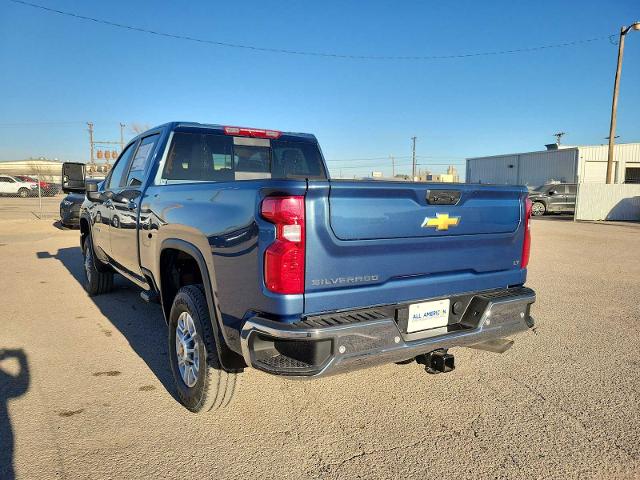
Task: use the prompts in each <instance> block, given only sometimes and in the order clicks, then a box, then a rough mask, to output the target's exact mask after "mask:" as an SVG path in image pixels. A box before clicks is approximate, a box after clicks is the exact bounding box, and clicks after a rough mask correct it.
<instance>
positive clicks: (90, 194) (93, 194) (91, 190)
mask: <svg viewBox="0 0 640 480" xmlns="http://www.w3.org/2000/svg"><path fill="white" fill-rule="evenodd" d="M85 192H87V198H88V199H89V200H91V201H93V202H98V201H100V200H101V199H102V194H101V193H100V192H98V184H97V183H95V182H87V183H85Z"/></svg>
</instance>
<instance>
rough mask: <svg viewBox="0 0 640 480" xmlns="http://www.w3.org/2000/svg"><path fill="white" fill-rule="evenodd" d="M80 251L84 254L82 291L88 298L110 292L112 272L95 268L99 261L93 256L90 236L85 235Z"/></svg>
mask: <svg viewBox="0 0 640 480" xmlns="http://www.w3.org/2000/svg"><path fill="white" fill-rule="evenodd" d="M82 249H83V253H84V273H85V282H84V289H85V290H86V291H87V293H88V294H89V296H90V297H93V296H95V295H100V294H102V293H108V292H110V291H111V290H112V289H113V272H108V271H104V269H98V268H97V262H98V261H99V260H98V259H96V258H95V256H94V254H93V248H91V236H89V235H87V238H85V240H84V243H83V244H82Z"/></svg>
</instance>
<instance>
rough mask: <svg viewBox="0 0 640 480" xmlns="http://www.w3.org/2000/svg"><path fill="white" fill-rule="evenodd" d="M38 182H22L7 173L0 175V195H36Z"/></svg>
mask: <svg viewBox="0 0 640 480" xmlns="http://www.w3.org/2000/svg"><path fill="white" fill-rule="evenodd" d="M37 188H38V184H37V183H36V182H23V181H22V180H19V179H17V178H15V177H11V176H9V175H0V195H10V196H12V197H14V196H18V197H22V198H25V197H28V196H30V195H34V194H35V195H37V192H36V190H37Z"/></svg>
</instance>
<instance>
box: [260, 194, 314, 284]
mask: <svg viewBox="0 0 640 480" xmlns="http://www.w3.org/2000/svg"><path fill="white" fill-rule="evenodd" d="M261 213H262V216H263V217H264V218H265V219H266V220H268V221H269V222H271V223H273V224H275V226H276V240H275V242H273V243H272V244H271V245H269V247H268V248H267V250H266V251H265V254H264V283H265V285H266V286H267V288H268V289H269V290H270V291H272V292H274V293H282V294H296V293H304V256H305V232H304V227H305V220H304V197H303V196H289V197H267V198H265V199H264V200H263V201H262V208H261Z"/></svg>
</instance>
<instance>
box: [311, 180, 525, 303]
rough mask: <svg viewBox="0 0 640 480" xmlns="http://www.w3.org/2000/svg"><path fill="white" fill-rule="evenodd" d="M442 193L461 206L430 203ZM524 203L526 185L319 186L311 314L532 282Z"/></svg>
mask: <svg viewBox="0 0 640 480" xmlns="http://www.w3.org/2000/svg"><path fill="white" fill-rule="evenodd" d="M437 191H448V192H452V191H453V192H455V193H456V195H458V194H459V200H458V201H456V202H454V203H455V204H452V205H434V204H430V203H429V201H428V200H427V198H428V195H431V196H432V197H433V194H434V192H436V193H437ZM525 198H526V189H525V188H524V187H512V186H484V185H483V186H478V185H468V184H426V183H408V182H383V181H373V182H347V181H331V182H330V183H329V182H318V183H313V182H311V183H310V184H309V189H308V191H307V202H306V204H307V223H308V228H307V258H306V273H305V311H306V312H321V311H331V310H337V309H346V308H357V307H365V306H370V305H374V304H375V305H380V304H386V303H396V302H402V301H410V300H420V299H428V298H435V297H439V296H446V295H453V294H456V293H465V292H474V291H481V290H490V289H493V288H504V287H508V286H512V285H520V284H522V283H524V280H525V275H526V271H525V270H522V269H521V268H520V259H521V255H522V245H523V239H524V222H523V221H522V219H523V218H524V201H525Z"/></svg>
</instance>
